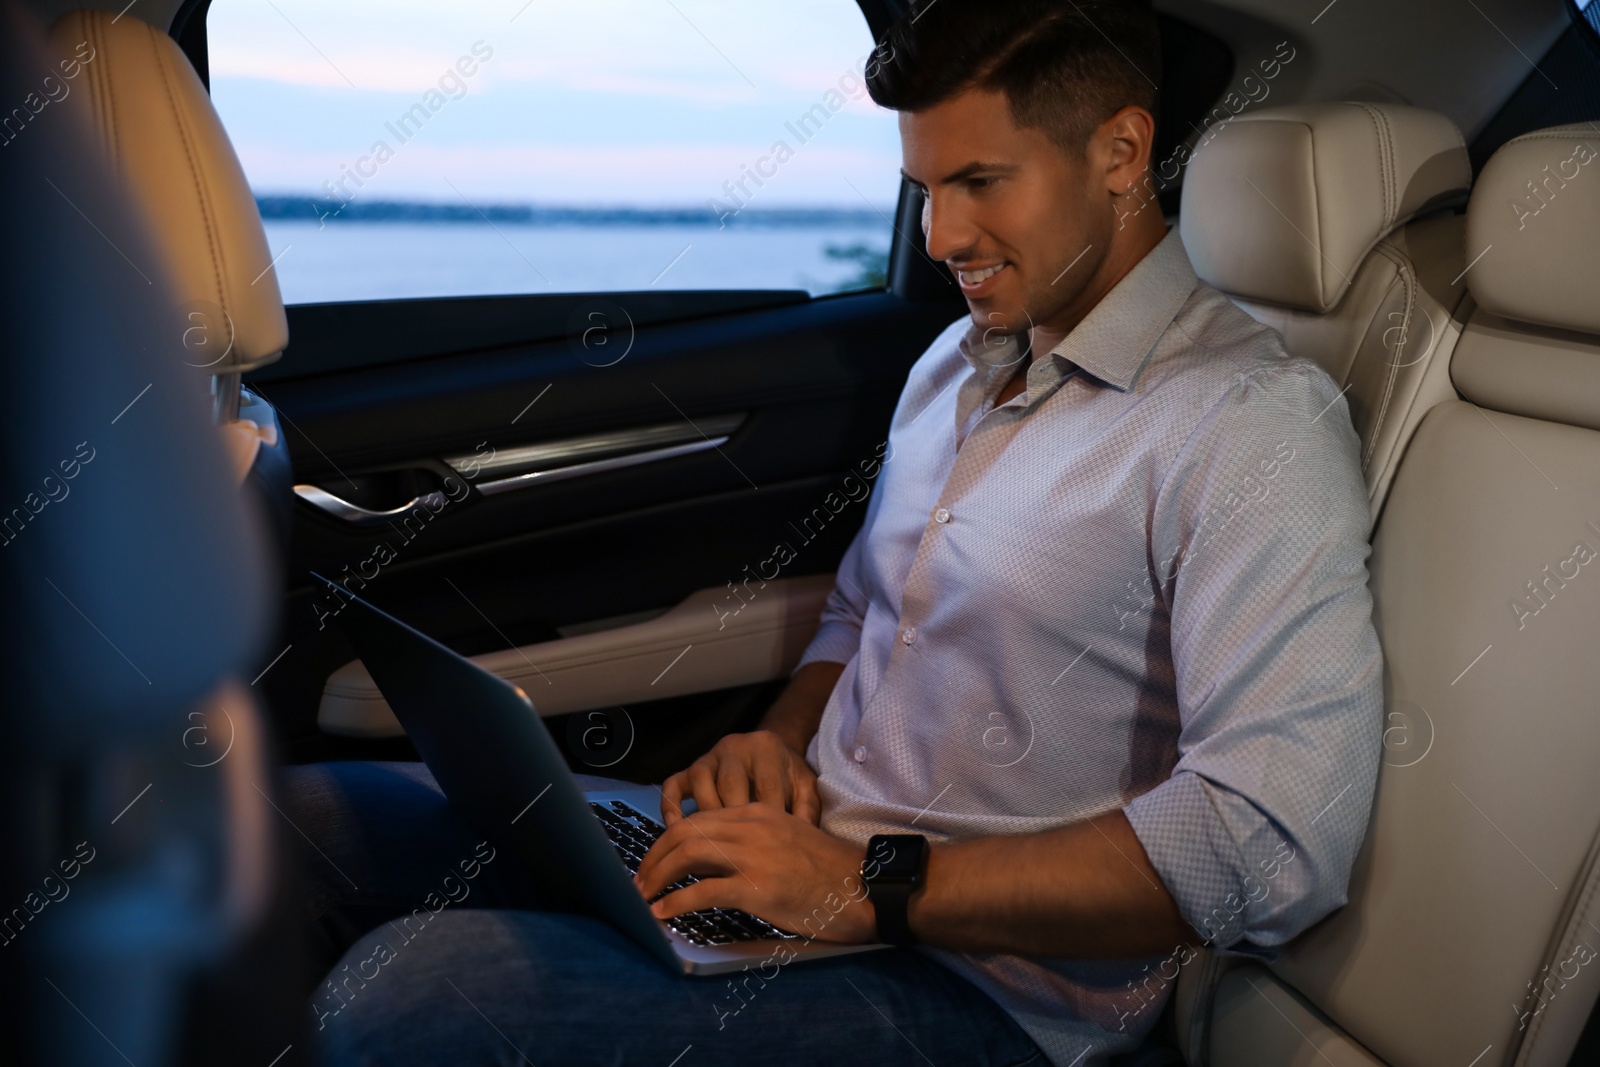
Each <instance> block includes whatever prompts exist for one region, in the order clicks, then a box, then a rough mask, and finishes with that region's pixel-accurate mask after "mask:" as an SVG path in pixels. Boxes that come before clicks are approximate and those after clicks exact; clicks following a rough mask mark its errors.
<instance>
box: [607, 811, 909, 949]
mask: <svg viewBox="0 0 1600 1067" xmlns="http://www.w3.org/2000/svg"><path fill="white" fill-rule="evenodd" d="M865 856H866V851H865V849H862V848H858V847H857V846H855V845H852V844H850V843H849V842H848V841H841V840H840V839H839V838H837V837H833V836H831V835H829V834H828V833H826V832H825V831H823V830H821V829H819V828H818V827H816V826H814V825H812V823H810V822H808V821H807V820H805V819H803V818H800V817H798V816H796V815H791V814H790V813H788V812H785V811H781V810H779V809H778V808H776V807H774V806H772V805H769V804H764V803H756V804H743V805H740V806H739V807H736V808H735V807H729V808H721V809H715V810H710V811H699V812H695V813H694V814H693V815H685V816H681V817H679V818H678V820H677V821H676V822H674V824H673V825H672V827H671V828H670V829H668V830H667V832H666V833H664V834H662V835H661V837H660V838H658V839H657V840H656V843H655V844H654V845H653V846H652V847H651V849H650V851H649V852H648V853H647V854H646V855H645V858H644V862H643V863H641V864H640V865H639V874H638V876H637V877H636V878H635V879H634V882H635V884H636V885H638V887H639V891H640V892H641V893H643V894H644V898H645V899H646V900H651V899H653V898H654V897H655V896H656V895H657V894H658V893H660V892H662V891H663V890H664V889H666V888H667V887H668V886H669V885H672V884H673V883H674V882H677V881H679V880H681V879H683V878H685V877H687V876H689V875H691V874H692V875H697V876H698V877H699V879H700V881H698V882H696V883H695V884H694V885H691V886H685V887H684V888H682V889H678V890H674V891H673V892H671V893H668V894H667V895H666V896H664V897H662V898H661V899H660V900H658V901H656V902H655V903H654V904H652V905H651V907H650V910H651V912H652V913H654V914H655V916H656V917H657V918H659V919H670V918H672V917H673V916H675V915H682V914H683V913H684V912H689V911H699V910H700V909H702V908H738V909H740V910H742V911H747V912H749V913H750V914H752V915H754V916H756V917H757V918H760V919H765V920H766V921H767V922H769V923H772V924H773V925H775V926H778V927H781V928H782V929H785V930H789V931H792V932H794V933H797V934H802V935H804V936H807V937H814V938H816V939H817V940H819V941H837V942H842V943H845V944H866V943H867V942H870V941H872V940H873V939H874V938H875V937H876V936H877V918H876V916H875V915H874V913H873V910H872V905H871V904H870V903H869V902H868V901H867V900H866V895H867V890H866V886H865V885H863V884H862V882H861V861H862V860H863V859H864V858H865ZM807 920H810V922H809V924H808V923H807Z"/></svg>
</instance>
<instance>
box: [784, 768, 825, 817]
mask: <svg viewBox="0 0 1600 1067" xmlns="http://www.w3.org/2000/svg"><path fill="white" fill-rule="evenodd" d="M790 810H791V811H793V812H794V813H795V815H796V816H797V817H799V818H801V819H804V820H805V821H806V822H808V823H810V824H811V825H812V826H821V825H822V800H821V798H820V797H818V796H817V780H816V779H815V778H813V777H811V776H810V775H809V774H796V775H794V806H793V807H792V808H791V809H790Z"/></svg>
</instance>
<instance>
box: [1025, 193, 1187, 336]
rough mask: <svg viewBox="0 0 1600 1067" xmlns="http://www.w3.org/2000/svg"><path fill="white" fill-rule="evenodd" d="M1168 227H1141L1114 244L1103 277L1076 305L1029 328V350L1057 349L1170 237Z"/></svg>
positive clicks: (1103, 267)
mask: <svg viewBox="0 0 1600 1067" xmlns="http://www.w3.org/2000/svg"><path fill="white" fill-rule="evenodd" d="M1167 229H1168V228H1167V224H1166V222H1165V221H1161V222H1160V224H1159V225H1154V226H1148V227H1140V232H1138V233H1137V234H1135V233H1133V232H1131V231H1130V232H1128V235H1127V237H1128V239H1127V240H1126V242H1124V244H1123V246H1122V247H1120V248H1117V247H1113V249H1112V252H1111V254H1110V255H1108V256H1107V257H1106V260H1105V262H1104V263H1103V264H1102V265H1101V269H1100V272H1099V277H1097V278H1096V279H1095V280H1094V281H1093V282H1091V283H1090V284H1089V285H1088V286H1087V287H1085V289H1084V292H1083V294H1082V296H1081V298H1080V299H1079V300H1077V301H1075V302H1074V304H1073V306H1071V307H1069V308H1068V309H1067V310H1066V311H1065V312H1063V313H1062V314H1061V315H1058V316H1055V317H1054V318H1052V319H1051V320H1050V321H1049V322H1042V323H1039V324H1037V325H1035V326H1034V327H1033V328H1032V329H1030V330H1029V331H1028V333H1029V337H1030V339H1031V345H1030V347H1029V351H1030V352H1031V353H1034V354H1039V353H1045V352H1051V351H1054V350H1055V347H1056V346H1057V345H1059V344H1060V343H1061V342H1062V341H1065V340H1066V339H1067V336H1068V335H1069V334H1071V333H1072V331H1073V330H1075V329H1077V327H1078V323H1080V322H1082V321H1083V320H1084V319H1086V318H1088V317H1089V313H1090V312H1091V311H1093V310H1094V309H1095V308H1096V307H1098V306H1099V305H1100V301H1102V300H1104V299H1105V298H1106V297H1107V296H1108V295H1109V294H1110V293H1111V290H1113V289H1115V288H1116V287H1117V285H1118V283H1120V282H1121V281H1122V279H1123V278H1126V277H1127V276H1128V274H1129V272H1131V271H1132V270H1133V268H1135V267H1137V266H1138V265H1139V264H1140V263H1141V262H1142V261H1143V260H1144V257H1145V256H1148V255H1149V254H1150V253H1151V252H1153V251H1155V248H1156V246H1157V245H1159V244H1160V243H1161V242H1162V241H1163V240H1165V239H1166V236H1167Z"/></svg>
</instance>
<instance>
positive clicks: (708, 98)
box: [207, 0, 900, 212]
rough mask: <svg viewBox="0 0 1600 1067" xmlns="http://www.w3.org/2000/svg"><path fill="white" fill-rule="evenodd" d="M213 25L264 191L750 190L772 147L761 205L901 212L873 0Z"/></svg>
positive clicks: (487, 8)
mask: <svg viewBox="0 0 1600 1067" xmlns="http://www.w3.org/2000/svg"><path fill="white" fill-rule="evenodd" d="M207 37H208V40H209V47H210V64H211V90H212V99H213V101H214V103H215V105H216V108H217V110H218V112H219V113H220V114H221V116H222V120H223V124H224V126H225V127H226V128H227V131H228V135H229V137H230V138H231V139H232V141H233V144H234V148H235V150H236V151H237V152H238V155H239V157H240V160H241V161H242V163H243V164H244V169H245V173H246V175H247V176H248V177H249V179H250V182H251V185H252V187H253V188H254V189H255V190H256V192H257V193H258V194H282V193H288V194H311V193H320V194H321V195H323V196H326V195H328V189H327V186H326V185H325V184H324V183H330V184H333V185H334V186H335V187H336V188H342V190H343V191H344V193H345V194H346V195H347V196H348V197H349V198H350V199H352V200H355V199H365V200H422V201H433V202H457V203H459V202H460V201H461V200H462V199H467V200H469V201H471V202H473V203H484V202H487V203H522V202H535V203H560V204H592V205H639V206H666V205H674V206H681V205H693V206H701V207H703V206H706V204H707V202H708V201H709V200H710V199H712V198H717V199H718V200H719V201H721V202H723V203H728V204H729V205H730V206H738V205H737V203H736V202H734V201H732V199H731V197H730V193H729V192H728V191H727V190H726V189H725V188H724V183H727V182H736V181H738V180H739V179H740V177H741V176H742V175H743V174H744V168H747V167H749V168H754V167H756V166H757V165H758V163H759V165H760V168H761V169H762V170H763V171H764V172H765V173H766V174H767V175H769V176H768V177H764V178H763V179H762V181H763V182H764V185H762V186H760V187H758V186H757V185H756V184H755V183H754V182H752V181H749V180H747V181H746V185H745V189H746V190H748V191H749V192H750V194H751V195H750V196H749V198H748V199H745V198H744V196H743V194H739V196H740V198H741V199H745V203H747V204H748V206H750V207H751V208H756V207H797V206H830V207H851V208H862V207H865V206H866V204H867V202H870V203H871V204H872V205H873V206H875V207H877V208H878V209H879V210H882V211H885V212H888V211H892V208H893V205H894V203H895V200H896V197H897V194H898V190H899V174H898V167H899V165H900V146H899V133H898V126H897V124H896V119H895V115H894V113H893V112H890V111H885V110H884V109H882V108H879V107H878V106H877V105H875V104H873V103H872V101H871V100H870V99H869V98H868V97H867V95H866V91H865V87H864V85H863V84H862V81H861V71H862V66H863V63H864V61H865V60H866V59H867V58H868V53H869V52H870V50H871V48H872V37H871V33H870V31H869V30H868V28H867V24H866V20H865V19H864V18H863V17H862V15H861V12H860V10H859V9H858V8H857V7H856V5H855V3H854V2H853V0H815V2H810V3H777V2H770V0H769V2H764V3H750V2H748V0H746V2H739V3H734V2H729V0H334V2H328V0H322V2H312V0H214V2H213V4H212V5H211V9H210V14H209V16H208V18H207ZM474 48H476V52H474ZM463 57H465V62H462V61H463ZM485 57H487V58H485ZM458 63H460V67H459V68H458V67H457V65H458ZM463 70H470V71H472V73H470V74H463V73H462V71H463ZM441 81H442V83H443V89H442V91H441ZM430 91H431V95H430ZM830 91H832V92H833V93H834V94H836V95H833V96H831V97H830V96H829V93H830ZM819 104H820V105H823V110H822V111H821V112H818V114H822V115H825V116H826V118H825V121H821V120H814V122H813V126H812V128H811V129H810V130H809V131H801V132H802V133H804V134H806V135H807V137H808V139H805V140H802V137H801V136H800V135H797V133H796V132H795V131H794V130H793V129H791V128H790V126H791V125H794V124H795V123H796V122H797V120H798V118H799V117H800V116H801V115H802V114H804V113H806V112H807V111H808V109H811V108H812V107H813V106H814V105H819ZM829 104H832V105H834V106H836V107H838V110H837V111H833V110H829V107H828V105H829ZM841 104H842V106H840V105H841ZM415 105H421V110H420V111H418V112H416V114H419V115H424V116H425V120H418V119H415V118H414V119H413V120H412V122H411V124H410V125H409V126H407V127H405V128H400V127H398V125H397V123H398V120H399V118H400V117H401V116H402V115H404V114H406V113H407V112H408V110H409V109H412V108H413V107H414V106H415ZM430 107H431V108H432V109H431V110H430ZM818 126H820V128H817V127H818ZM418 127H420V128H418ZM778 141H782V142H784V144H785V145H786V146H787V148H788V149H789V151H791V152H792V153H793V155H792V158H789V159H787V161H785V162H783V163H781V164H779V163H778V162H776V160H774V159H772V158H771V154H772V152H773V149H774V147H775V143H776V142H778ZM380 142H381V144H382V148H380V147H379V145H380ZM763 157H768V161H766V162H761V161H762V159H763ZM353 169H354V170H358V171H359V173H360V174H361V175H365V176H363V177H361V178H360V184H359V185H358V184H357V183H356V181H355V180H354V179H352V178H349V177H345V176H346V175H348V174H349V173H351V171H352V170H353ZM341 178H343V179H344V180H343V184H342V186H341V185H340V184H339V183H340V180H341Z"/></svg>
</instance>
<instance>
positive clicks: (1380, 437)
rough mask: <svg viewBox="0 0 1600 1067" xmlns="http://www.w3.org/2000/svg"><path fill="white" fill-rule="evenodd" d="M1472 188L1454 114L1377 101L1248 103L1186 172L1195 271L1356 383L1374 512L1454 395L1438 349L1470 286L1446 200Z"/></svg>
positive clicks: (1443, 350) (1451, 338)
mask: <svg viewBox="0 0 1600 1067" xmlns="http://www.w3.org/2000/svg"><path fill="white" fill-rule="evenodd" d="M1471 183H1472V168H1471V166H1470V164H1469V163H1468V159H1467V150H1466V146H1465V145H1464V144H1463V143H1462V140H1461V134H1460V131H1458V130H1457V129H1456V127H1455V125H1454V124H1453V123H1452V122H1451V121H1450V120H1449V119H1447V118H1445V117H1444V116H1443V115H1439V114H1436V113H1434V112H1431V111H1424V110H1421V109H1419V108H1414V107H1403V106H1399V105H1394V104H1369V103H1325V104H1303V105H1296V106H1293V107H1279V108H1268V109H1264V110H1261V111H1254V112H1247V113H1245V114H1243V115H1240V116H1238V117H1237V118H1234V119H1230V120H1229V121H1228V122H1226V123H1223V124H1222V125H1220V126H1218V127H1215V128H1214V129H1213V131H1212V132H1211V133H1209V134H1208V135H1207V137H1206V138H1205V139H1204V140H1203V141H1202V142H1201V144H1200V145H1199V146H1197V147H1196V149H1195V151H1194V152H1193V155H1192V158H1191V160H1190V162H1189V166H1188V172H1187V174H1186V175H1185V177H1184V182H1183V209H1182V213H1181V215H1180V226H1181V229H1182V233H1183V242H1184V245H1185V247H1186V248H1187V249H1188V251H1189V256H1190V258H1191V260H1193V262H1194V267H1195V272H1196V273H1197V274H1199V276H1200V277H1201V278H1203V279H1204V280H1205V281H1206V282H1208V283H1209V284H1211V285H1213V286H1215V287H1216V288H1218V289H1220V290H1222V291H1223V292H1224V293H1227V294H1228V295H1229V296H1231V297H1232V298H1233V299H1234V302H1235V303H1237V304H1239V306H1240V307H1242V308H1244V309H1245V310H1246V311H1248V312H1249V313H1250V314H1251V315H1253V316H1254V317H1255V318H1256V319H1258V320H1260V321H1261V322H1264V323H1266V324H1267V325H1269V326H1271V327H1273V328H1274V329H1276V330H1277V331H1278V332H1279V333H1280V334H1282V335H1283V338H1284V341H1285V342H1286V343H1287V345H1288V348H1289V351H1290V352H1293V353H1295V354H1296V355H1303V356H1306V357H1308V358H1310V359H1313V360H1316V361H1317V363H1319V364H1320V365H1321V366H1322V367H1323V369H1324V370H1326V371H1327V372H1328V373H1329V375H1331V376H1332V377H1333V379H1334V380H1335V381H1337V382H1338V383H1339V384H1341V385H1344V386H1345V387H1346V388H1347V389H1348V392H1347V393H1346V394H1345V399H1346V401H1347V403H1348V404H1349V406H1350V414H1351V419H1352V421H1353V422H1354V424H1355V429H1356V432H1357V433H1358V434H1359V435H1360V438H1361V443H1362V455H1361V460H1362V466H1363V472H1364V474H1365V476H1366V481H1367V488H1368V493H1369V498H1370V500H1371V513H1372V516H1373V518H1374V519H1375V518H1376V517H1377V515H1378V513H1379V511H1380V510H1381V508H1382V505H1383V498H1384V495H1385V493H1386V492H1387V491H1388V488H1389V484H1390V482H1391V480H1392V479H1393V477H1394V471H1395V467H1396V465H1397V464H1398V462H1399V459H1400V455H1401V453H1402V452H1403V451H1404V447H1405V442H1406V441H1407V440H1408V439H1409V438H1410V436H1411V434H1412V432H1413V431H1414V430H1415V428H1416V425H1417V423H1418V422H1420V421H1421V419H1422V416H1423V414H1424V413H1425V412H1426V411H1427V409H1428V408H1429V407H1431V406H1432V405H1433V404H1435V403H1437V402H1439V401H1440V400H1444V399H1448V398H1449V397H1451V396H1454V392H1453V391H1452V390H1451V388H1450V383H1449V380H1448V377H1447V374H1446V370H1445V362H1446V361H1445V360H1444V359H1442V358H1440V357H1441V355H1443V354H1447V353H1448V352H1449V351H1450V348H1451V347H1452V346H1453V345H1454V343H1455V339H1456V335H1457V333H1458V331H1459V324H1458V323H1456V322H1455V321H1454V320H1453V319H1452V313H1453V312H1454V311H1455V310H1456V308H1457V307H1458V305H1459V304H1460V302H1461V300H1462V298H1463V297H1464V296H1465V293H1466V286H1465V282H1464V280H1463V279H1461V278H1460V277H1459V275H1460V272H1461V268H1462V267H1463V266H1465V263H1464V261H1463V260H1462V258H1461V257H1462V229H1463V220H1462V218H1461V217H1460V216H1459V215H1456V214H1454V213H1452V212H1450V211H1449V209H1450V208H1451V207H1452V206H1458V205H1460V204H1463V203H1464V202H1465V200H1466V195H1467V189H1468V187H1469V186H1470V185H1471ZM1441 212H1442V213H1441ZM1429 213H1434V215H1433V217H1431V218H1426V219H1420V220H1419V221H1416V222H1410V220H1412V219H1416V218H1418V217H1419V216H1424V215H1428V214H1429ZM1408 222H1410V224H1409V225H1407V223H1408Z"/></svg>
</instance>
